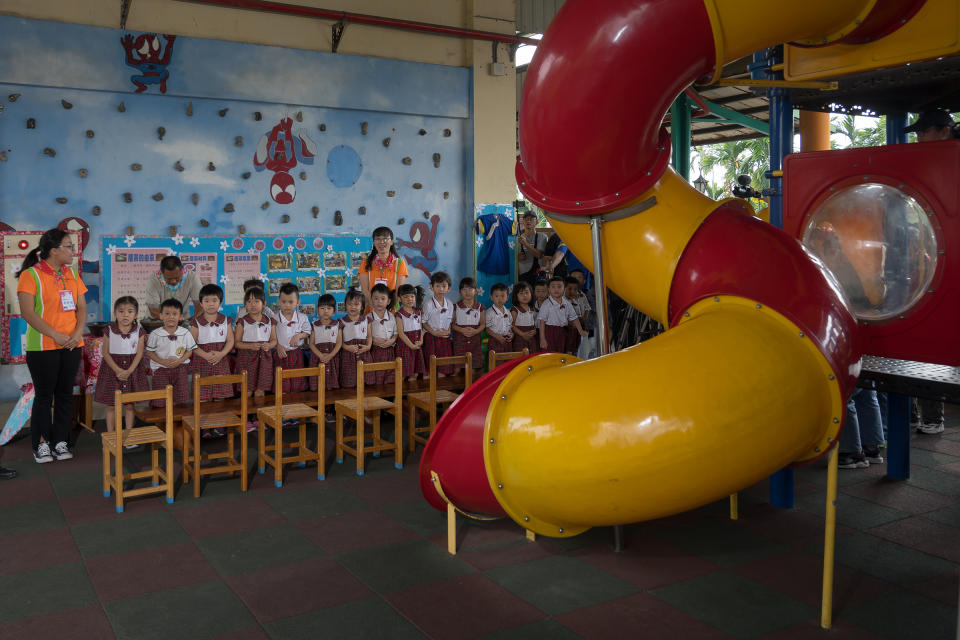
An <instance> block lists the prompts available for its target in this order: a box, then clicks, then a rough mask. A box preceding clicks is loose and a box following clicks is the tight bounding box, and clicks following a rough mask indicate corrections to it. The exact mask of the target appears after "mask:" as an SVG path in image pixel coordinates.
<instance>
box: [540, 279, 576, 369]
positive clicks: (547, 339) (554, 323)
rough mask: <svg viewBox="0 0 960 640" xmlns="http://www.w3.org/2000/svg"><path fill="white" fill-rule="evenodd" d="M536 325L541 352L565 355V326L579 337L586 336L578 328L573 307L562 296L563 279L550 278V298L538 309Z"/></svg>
mask: <svg viewBox="0 0 960 640" xmlns="http://www.w3.org/2000/svg"><path fill="white" fill-rule="evenodd" d="M537 323H538V324H539V325H540V349H541V350H543V351H551V352H554V353H565V351H564V349H565V347H566V339H567V326H569V325H570V324H573V326H574V328H575V329H576V331H577V333H579V334H580V335H581V336H586V335H587V332H586V331H584V330H583V327H581V326H580V320H579V319H577V312H576V311H575V310H574V308H573V305H572V304H570V301H569V300H567V299H566V298H565V297H564V296H563V278H560V277H558V276H554V277H553V278H550V297H549V298H547V299H546V300H544V302H543V306H541V307H540V312H539V313H538V314H537Z"/></svg>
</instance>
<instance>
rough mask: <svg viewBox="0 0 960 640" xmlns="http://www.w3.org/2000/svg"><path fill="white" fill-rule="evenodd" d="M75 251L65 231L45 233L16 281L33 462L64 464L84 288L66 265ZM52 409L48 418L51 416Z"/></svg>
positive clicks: (80, 341)
mask: <svg viewBox="0 0 960 640" xmlns="http://www.w3.org/2000/svg"><path fill="white" fill-rule="evenodd" d="M75 251H76V247H74V246H73V239H72V238H71V237H70V236H69V235H68V234H67V232H66V231H62V230H60V229H50V230H49V231H47V232H46V233H44V234H43V235H42V236H40V246H38V247H37V248H36V249H34V250H33V251H31V252H30V253H29V254H27V257H26V258H25V259H24V261H23V265H22V266H21V267H20V271H19V272H18V274H17V276H18V278H19V280H18V283H17V298H18V300H19V301H20V315H21V316H23V319H24V320H26V322H27V324H28V325H29V326H28V327H27V345H26V352H27V368H28V369H30V376H31V377H32V378H33V387H34V390H35V392H36V395H35V396H34V401H33V413H32V414H31V421H30V432H31V435H32V436H33V458H34V460H36V461H37V462H39V463H44V462H50V461H51V460H53V459H54V458H56V459H57V460H69V459H70V458H72V457H73V454H72V453H70V450H69V449H68V445H67V442H68V440H69V439H70V430H71V426H72V424H71V422H72V419H73V381H74V378H76V375H77V369H78V367H79V366H80V356H81V353H82V349H80V347H82V346H83V339H82V336H83V328H84V326H85V319H86V316H87V305H86V302H85V301H84V298H83V294H84V293H86V291H87V288H86V287H85V286H84V284H83V281H81V280H80V277H79V275H78V274H77V272H76V271H75V270H74V269H73V268H72V267H71V266H70V264H71V263H72V262H73V260H74V252H75ZM51 409H52V416H51Z"/></svg>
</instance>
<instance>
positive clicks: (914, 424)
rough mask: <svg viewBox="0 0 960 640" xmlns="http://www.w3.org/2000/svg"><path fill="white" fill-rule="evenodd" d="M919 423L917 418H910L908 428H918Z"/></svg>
mask: <svg viewBox="0 0 960 640" xmlns="http://www.w3.org/2000/svg"><path fill="white" fill-rule="evenodd" d="M920 424H921V423H920V421H919V420H911V421H910V428H911V429H919V428H920Z"/></svg>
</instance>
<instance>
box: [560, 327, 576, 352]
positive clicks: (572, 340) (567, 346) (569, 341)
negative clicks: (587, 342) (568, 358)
mask: <svg viewBox="0 0 960 640" xmlns="http://www.w3.org/2000/svg"><path fill="white" fill-rule="evenodd" d="M579 347H580V332H579V331H577V328H576V327H574V326H573V325H567V335H566V337H565V338H564V341H563V350H564V351H566V352H567V353H569V354H570V355H574V354H576V353H577V349H578V348H579Z"/></svg>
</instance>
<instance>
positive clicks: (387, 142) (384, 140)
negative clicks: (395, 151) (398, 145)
mask: <svg viewBox="0 0 960 640" xmlns="http://www.w3.org/2000/svg"><path fill="white" fill-rule="evenodd" d="M383 146H385V147H389V146H390V138H384V139H383Z"/></svg>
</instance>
